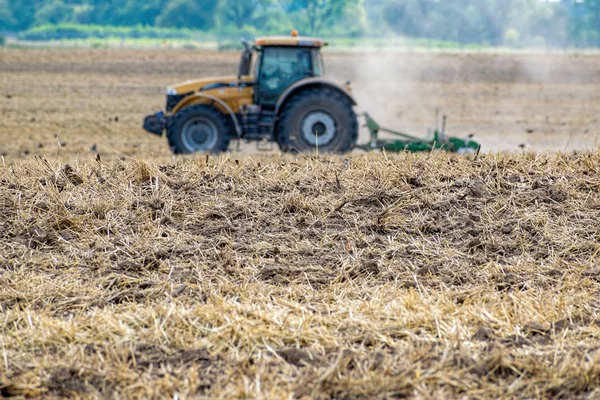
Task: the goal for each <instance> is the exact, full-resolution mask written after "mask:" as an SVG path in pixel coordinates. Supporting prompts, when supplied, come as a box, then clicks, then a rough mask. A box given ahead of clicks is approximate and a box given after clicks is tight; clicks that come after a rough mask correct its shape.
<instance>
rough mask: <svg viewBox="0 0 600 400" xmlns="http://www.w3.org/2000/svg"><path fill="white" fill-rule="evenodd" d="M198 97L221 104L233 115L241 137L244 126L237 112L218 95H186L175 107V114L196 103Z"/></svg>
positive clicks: (238, 135) (225, 110) (232, 117)
mask: <svg viewBox="0 0 600 400" xmlns="http://www.w3.org/2000/svg"><path fill="white" fill-rule="evenodd" d="M197 99H206V100H210V101H212V102H214V103H217V104H218V105H219V106H221V107H222V110H221V111H223V110H224V113H227V114H229V116H230V117H231V121H232V122H233V125H234V127H235V133H236V134H237V137H238V139H240V138H241V137H242V128H241V127H240V123H239V121H238V119H237V116H236V115H235V113H234V112H233V110H232V109H231V107H229V104H227V103H226V102H224V101H223V100H221V99H219V98H218V97H215V96H211V95H210V94H205V93H194V94H192V95H190V96H188V97H186V98H185V99H184V100H183V101H182V102H180V103H179V104H178V105H177V107H175V109H174V110H173V115H175V114H177V113H178V112H179V111H181V110H182V109H183V108H185V107H187V106H189V105H192V104H196V103H197V102H196V101H195V100H197Z"/></svg>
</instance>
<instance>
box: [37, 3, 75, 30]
mask: <svg viewBox="0 0 600 400" xmlns="http://www.w3.org/2000/svg"><path fill="white" fill-rule="evenodd" d="M72 16H73V7H72V6H69V5H67V4H65V3H63V2H62V1H60V0H54V1H52V2H50V3H47V4H45V5H44V6H43V7H42V8H40V9H39V10H37V11H36V13H35V23H36V25H44V24H60V23H63V22H69V21H71V18H72Z"/></svg>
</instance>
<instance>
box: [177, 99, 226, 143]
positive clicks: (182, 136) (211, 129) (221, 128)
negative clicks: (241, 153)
mask: <svg viewBox="0 0 600 400" xmlns="http://www.w3.org/2000/svg"><path fill="white" fill-rule="evenodd" d="M230 130H231V128H230V123H229V121H228V119H227V118H226V117H225V116H224V115H223V114H222V113H221V112H220V111H219V110H217V109H216V108H214V107H210V106H207V105H203V104H197V105H193V106H189V107H186V108H184V109H183V110H181V111H180V112H179V113H177V115H175V116H174V117H173V120H172V121H171V123H170V124H169V125H168V126H167V138H168V140H169V146H170V147H171V150H172V151H173V153H175V154H189V153H197V152H205V153H220V152H223V151H227V148H228V147H229V140H230Z"/></svg>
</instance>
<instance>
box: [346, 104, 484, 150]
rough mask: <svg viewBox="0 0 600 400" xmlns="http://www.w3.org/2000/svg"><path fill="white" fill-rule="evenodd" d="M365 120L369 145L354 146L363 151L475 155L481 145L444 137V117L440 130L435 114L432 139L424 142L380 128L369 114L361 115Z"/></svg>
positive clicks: (420, 139)
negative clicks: (386, 136)
mask: <svg viewBox="0 0 600 400" xmlns="http://www.w3.org/2000/svg"><path fill="white" fill-rule="evenodd" d="M362 115H363V116H364V118H365V126H366V127H367V129H368V130H369V137H370V140H369V143H367V144H364V145H358V146H356V147H357V148H359V149H362V150H364V151H373V150H385V151H388V152H392V153H398V152H402V151H409V152H411V153H417V152H425V151H432V150H435V149H439V150H444V151H447V152H450V153H458V154H464V153H475V152H478V151H479V149H480V148H481V145H480V144H479V143H477V142H476V141H474V140H471V139H470V138H468V139H461V138H457V137H451V136H447V135H446V120H447V118H446V116H445V115H444V116H443V118H442V129H441V130H438V127H437V121H438V117H437V112H436V127H435V129H434V131H433V139H432V140H426V139H422V138H419V137H416V136H412V135H409V134H408V133H404V132H399V131H394V130H392V129H388V128H383V127H381V126H380V125H379V124H378V123H377V122H375V120H374V119H373V118H371V116H370V115H369V113H367V112H364V113H363V114H362ZM379 132H385V133H389V134H391V135H394V136H398V137H401V138H402V140H389V139H380V138H379Z"/></svg>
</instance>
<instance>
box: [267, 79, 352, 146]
mask: <svg viewBox="0 0 600 400" xmlns="http://www.w3.org/2000/svg"><path fill="white" fill-rule="evenodd" d="M331 128H333V129H331ZM311 132H312V133H311ZM319 133H320V134H321V136H319ZM357 140H358V121H357V119H356V114H355V113H354V110H353V109H352V103H351V102H350V100H349V99H348V97H347V96H344V95H343V94H342V93H340V92H339V91H337V90H334V89H330V88H311V89H306V90H304V91H302V92H300V93H298V94H296V95H294V96H293V97H292V98H291V99H290V100H289V101H288V102H287V104H286V105H285V106H284V108H283V111H282V112H281V114H280V118H279V123H278V125H277V141H278V143H279V147H280V148H281V150H282V151H285V152H294V153H307V152H312V151H314V150H316V149H317V145H318V148H319V152H324V153H347V152H349V151H351V150H352V149H353V148H354V146H355V145H356V141H357Z"/></svg>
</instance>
